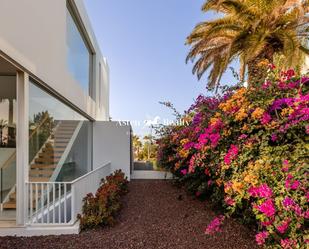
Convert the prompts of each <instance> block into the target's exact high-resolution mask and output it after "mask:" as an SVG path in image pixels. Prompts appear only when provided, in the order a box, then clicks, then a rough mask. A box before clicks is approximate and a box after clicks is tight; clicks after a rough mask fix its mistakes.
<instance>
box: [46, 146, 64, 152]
mask: <svg viewBox="0 0 309 249" xmlns="http://www.w3.org/2000/svg"><path fill="white" fill-rule="evenodd" d="M64 150H65V148H58V147H57V148H44V149H43V152H45V151H46V152H61V153H63V152H64Z"/></svg>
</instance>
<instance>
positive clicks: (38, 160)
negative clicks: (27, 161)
mask: <svg viewBox="0 0 309 249" xmlns="http://www.w3.org/2000/svg"><path fill="white" fill-rule="evenodd" d="M34 162H35V163H36V164H40V163H42V164H57V163H58V162H59V160H58V159H55V158H41V157H39V158H36V159H35V160H34Z"/></svg>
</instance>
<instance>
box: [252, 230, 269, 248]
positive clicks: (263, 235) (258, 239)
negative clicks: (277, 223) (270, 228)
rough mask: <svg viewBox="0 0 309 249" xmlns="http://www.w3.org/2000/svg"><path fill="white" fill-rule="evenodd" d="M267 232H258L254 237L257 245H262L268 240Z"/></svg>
mask: <svg viewBox="0 0 309 249" xmlns="http://www.w3.org/2000/svg"><path fill="white" fill-rule="evenodd" d="M268 235H269V234H268V232H266V231H263V232H259V233H258V234H257V235H255V241H256V243H257V244H258V245H264V243H265V240H266V239H267V238H268Z"/></svg>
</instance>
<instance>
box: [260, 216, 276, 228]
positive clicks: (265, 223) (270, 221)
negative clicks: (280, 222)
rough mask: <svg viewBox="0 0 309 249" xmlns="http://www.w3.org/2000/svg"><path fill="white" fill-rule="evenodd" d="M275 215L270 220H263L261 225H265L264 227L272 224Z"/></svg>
mask: <svg viewBox="0 0 309 249" xmlns="http://www.w3.org/2000/svg"><path fill="white" fill-rule="evenodd" d="M274 220H275V219H274V217H273V218H271V219H269V220H266V221H262V222H261V225H262V226H264V227H268V226H270V225H272V224H273V223H274Z"/></svg>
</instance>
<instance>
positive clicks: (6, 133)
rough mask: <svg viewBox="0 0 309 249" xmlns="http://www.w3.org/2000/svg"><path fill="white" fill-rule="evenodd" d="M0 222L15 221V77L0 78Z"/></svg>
mask: <svg viewBox="0 0 309 249" xmlns="http://www.w3.org/2000/svg"><path fill="white" fill-rule="evenodd" d="M0 89H1V90H0V203H1V207H2V208H1V209H2V210H1V212H0V220H8V219H15V213H16V212H15V209H16V192H15V186H16V123H15V122H16V77H15V76H0Z"/></svg>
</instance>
